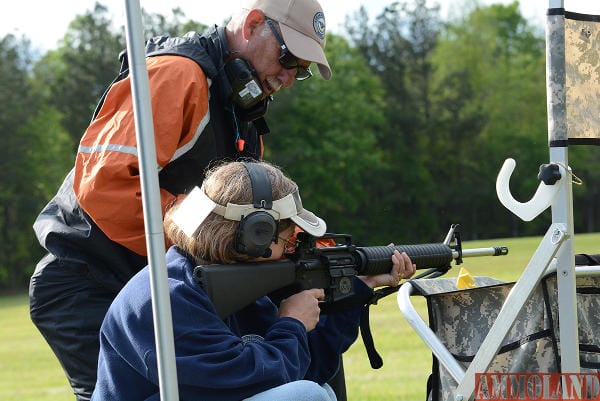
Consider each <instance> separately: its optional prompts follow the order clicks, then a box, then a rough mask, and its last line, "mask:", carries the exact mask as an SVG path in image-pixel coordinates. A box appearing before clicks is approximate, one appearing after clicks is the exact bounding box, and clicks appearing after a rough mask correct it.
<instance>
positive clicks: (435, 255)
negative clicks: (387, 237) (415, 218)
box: [356, 244, 453, 276]
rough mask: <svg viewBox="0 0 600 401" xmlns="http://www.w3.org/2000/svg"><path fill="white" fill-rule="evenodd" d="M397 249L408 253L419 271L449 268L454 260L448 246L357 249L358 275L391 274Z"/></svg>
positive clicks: (399, 246)
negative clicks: (358, 260) (393, 256)
mask: <svg viewBox="0 0 600 401" xmlns="http://www.w3.org/2000/svg"><path fill="white" fill-rule="evenodd" d="M395 249H397V250H398V252H400V253H402V252H406V254H407V255H408V257H409V258H410V260H411V261H412V262H413V263H414V264H415V265H417V269H431V268H438V267H447V266H449V265H450V263H451V262H452V260H453V256H452V248H450V246H448V245H446V244H420V245H397V246H393V247H391V246H369V247H357V248H356V253H357V254H358V255H359V257H360V261H361V263H360V265H359V267H358V269H357V271H358V274H359V275H365V276H373V275H377V274H385V273H389V272H390V270H391V268H392V259H391V257H392V254H393V253H394V250H395Z"/></svg>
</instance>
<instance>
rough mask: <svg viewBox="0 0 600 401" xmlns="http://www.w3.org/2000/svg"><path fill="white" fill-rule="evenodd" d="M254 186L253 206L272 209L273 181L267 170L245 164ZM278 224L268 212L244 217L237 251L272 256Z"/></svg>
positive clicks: (237, 236)
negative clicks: (271, 247)
mask: <svg viewBox="0 0 600 401" xmlns="http://www.w3.org/2000/svg"><path fill="white" fill-rule="evenodd" d="M243 165H244V167H245V168H246V170H247V171H248V175H249V176H250V183H251V185H252V205H253V207H254V208H256V209H265V210H268V209H271V208H272V207H273V199H272V195H271V193H272V192H271V191H272V190H271V181H270V180H269V176H268V175H267V170H266V169H265V168H264V167H262V166H260V165H258V164H256V163H243ZM277 232H278V224H277V221H276V220H275V218H274V217H273V216H272V215H271V214H269V213H268V212H263V211H256V212H252V213H250V214H249V215H248V216H244V217H243V218H242V219H241V220H240V224H239V226H238V229H237V233H236V250H237V251H238V252H239V253H243V254H245V255H248V256H252V257H265V258H268V257H269V256H271V249H270V246H271V242H277Z"/></svg>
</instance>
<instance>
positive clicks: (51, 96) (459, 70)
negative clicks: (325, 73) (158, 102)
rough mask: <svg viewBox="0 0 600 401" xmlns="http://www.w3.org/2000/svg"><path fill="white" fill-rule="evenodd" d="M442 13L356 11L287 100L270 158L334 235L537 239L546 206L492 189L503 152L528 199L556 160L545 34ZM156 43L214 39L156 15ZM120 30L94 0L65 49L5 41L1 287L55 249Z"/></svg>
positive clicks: (588, 199) (599, 222) (585, 150)
mask: <svg viewBox="0 0 600 401" xmlns="http://www.w3.org/2000/svg"><path fill="white" fill-rule="evenodd" d="M469 4H470V5H469V6H468V7H466V8H464V9H463V10H462V12H461V13H459V14H460V15H457V16H455V17H452V18H447V19H442V18H441V16H440V9H439V6H437V5H435V4H434V5H430V4H429V3H428V2H427V1H426V0H414V1H400V2H390V4H389V5H388V6H387V7H386V8H384V9H383V10H382V11H381V13H380V14H379V15H376V16H370V15H368V13H367V11H366V10H365V9H360V10H358V11H357V12H355V13H354V14H352V15H349V16H348V17H347V19H346V24H345V32H343V33H340V34H329V35H328V37H327V48H326V52H327V55H328V59H329V61H330V64H331V66H332V69H333V78H332V79H331V81H323V80H321V79H320V78H318V77H317V78H312V79H310V80H308V81H304V82H301V83H297V84H296V85H294V87H293V88H292V89H291V90H288V91H283V92H282V93H280V94H277V95H276V98H275V101H274V102H272V104H271V105H270V110H269V113H268V115H267V120H268V123H269V126H270V128H271V132H270V133H269V134H268V135H266V137H265V139H264V142H265V146H266V154H265V159H267V160H269V161H271V162H273V163H275V164H277V165H279V166H281V167H282V168H283V169H284V170H285V171H286V172H287V173H288V174H289V175H290V176H291V177H292V178H293V179H294V180H295V181H297V182H298V184H299V185H300V188H301V191H302V197H303V202H304V203H305V204H306V205H307V207H308V208H310V209H312V210H315V211H317V212H318V214H319V215H321V216H322V217H323V218H325V219H326V221H327V222H328V226H329V231H332V232H338V233H346V234H352V236H353V238H354V241H355V242H356V243H357V244H360V245H382V244H387V243H390V242H394V243H396V244H410V243H425V242H439V241H441V240H442V239H443V237H444V235H445V233H446V231H447V230H448V228H449V226H450V225H451V224H453V223H460V224H461V225H462V230H463V238H464V239H485V238H500V237H509V236H524V235H539V234H542V233H544V232H545V231H546V229H547V227H548V224H549V223H550V220H551V216H550V212H549V211H547V212H544V214H542V216H540V217H538V218H537V219H536V220H534V221H533V222H529V223H523V222H522V221H520V220H519V219H518V218H517V217H515V216H514V215H512V214H511V213H510V212H509V211H508V210H506V209H505V208H504V207H503V206H502V205H501V204H500V203H499V201H498V200H497V197H496V193H495V180H496V175H497V173H498V171H499V169H500V167H501V165H502V163H503V161H504V159H506V158H507V157H513V158H515V159H516V160H517V163H518V165H517V170H516V171H515V173H514V174H513V179H512V181H511V191H512V192H513V194H515V197H516V198H517V199H521V200H528V199H529V198H530V197H531V196H532V195H533V192H534V191H535V189H536V187H537V185H538V181H537V180H536V179H535V174H536V173H537V169H538V167H539V165H540V164H542V163H546V162H547V161H548V144H547V117H546V88H545V42H544V40H545V38H544V32H543V28H542V27H538V26H535V25H532V24H531V23H530V22H528V21H527V20H526V19H525V18H524V17H523V15H522V14H521V13H520V11H519V6H518V2H514V3H512V4H508V5H499V4H493V5H490V6H482V5H480V4H478V3H477V2H476V1H475V2H471V3H469ZM143 17H144V18H143V20H144V25H145V27H144V28H145V32H146V34H147V36H148V37H151V36H154V35H157V34H164V33H168V34H171V35H179V34H183V33H185V32H187V31H190V30H195V31H199V32H203V31H204V30H205V29H206V26H205V25H203V24H201V23H199V22H197V21H194V20H192V19H189V18H187V17H186V16H185V14H184V13H183V12H182V11H181V10H179V9H174V10H173V12H172V15H170V16H162V15H158V14H144V16H143ZM124 47H125V40H124V33H123V32H122V31H120V30H116V29H115V28H113V27H112V25H111V19H110V16H109V10H108V8H107V7H106V6H104V5H102V4H101V3H96V5H95V7H94V9H93V10H89V11H88V12H86V13H84V14H83V15H78V16H77V17H76V18H75V19H74V20H73V21H72V22H71V23H70V25H69V27H68V29H67V31H66V33H65V35H64V37H63V38H62V40H61V41H60V42H59V45H58V47H57V48H56V49H54V50H50V51H47V52H46V53H44V54H35V52H34V51H32V50H31V45H30V43H29V40H28V39H27V37H25V36H22V37H15V36H14V35H6V36H5V37H3V38H1V39H0V104H2V108H1V109H0V141H1V142H0V143H1V144H2V146H0V166H1V168H2V174H1V175H0V230H1V231H2V234H3V235H2V238H3V240H2V241H1V242H0V289H21V288H26V286H27V284H28V280H29V277H30V275H31V273H32V272H33V270H34V268H35V264H36V263H37V261H38V260H39V259H40V258H41V257H42V256H43V249H42V248H41V247H40V246H39V244H38V243H37V240H36V238H35V236H34V233H33V230H32V224H33V222H34V220H35V218H36V216H37V214H38V213H39V211H40V210H41V209H42V207H43V206H44V205H45V204H46V202H48V200H49V199H50V198H51V197H52V196H53V195H54V194H55V192H56V190H57V188H58V187H59V185H60V183H61V182H62V179H63V178H64V176H65V175H66V174H67V172H68V171H69V170H70V169H71V168H72V165H73V162H74V156H75V151H76V149H77V144H78V142H79V139H80V137H81V135H82V133H83V131H84V130H85V128H86V126H87V124H88V123H89V119H90V116H91V115H92V112H93V110H94V107H95V105H96V103H97V101H98V99H99V98H100V96H101V95H102V93H103V91H104V90H105V89H106V87H107V85H108V83H109V82H111V81H112V79H113V78H114V77H115V76H116V74H117V72H118V69H119V64H118V59H117V57H118V54H119V52H120V51H121V50H123V49H124ZM570 150H571V152H570V160H571V162H570V164H571V166H572V168H573V170H574V172H575V173H576V174H577V176H578V177H580V178H582V179H583V181H584V182H585V186H583V187H574V214H575V228H576V231H577V232H584V231H585V232H592V231H596V230H598V227H599V226H600V213H599V210H598V204H599V202H598V200H599V195H600V194H599V188H600V185H598V183H599V182H600V172H599V171H598V170H597V169H595V168H594V165H595V163H597V162H598V159H599V156H598V153H597V152H595V149H594V148H593V147H583V146H582V147H571V148H570Z"/></svg>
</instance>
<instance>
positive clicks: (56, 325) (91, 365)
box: [29, 255, 116, 401]
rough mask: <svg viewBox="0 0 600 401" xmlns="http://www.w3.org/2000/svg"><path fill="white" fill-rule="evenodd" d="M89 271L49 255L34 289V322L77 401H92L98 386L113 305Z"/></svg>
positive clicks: (36, 276)
mask: <svg viewBox="0 0 600 401" xmlns="http://www.w3.org/2000/svg"><path fill="white" fill-rule="evenodd" d="M115 296H116V293H115V291H114V290H108V289H107V288H105V287H104V286H102V285H101V284H100V283H98V282H97V281H96V280H94V278H93V277H92V276H91V274H90V273H89V269H88V266H87V265H85V264H82V263H74V262H72V261H61V260H58V259H56V258H55V257H54V256H53V255H47V256H46V257H44V258H43V259H42V260H41V261H40V262H39V263H38V265H37V267H36V270H35V272H34V274H33V276H32V277H31V281H30V286H29V302H30V313H31V320H32V321H33V323H34V324H35V325H36V326H37V328H38V330H39V331H40V332H41V333H42V335H43V336H44V338H45V339H46V341H47V342H48V344H49V345H50V348H52V351H54V354H55V355H56V357H57V358H58V360H59V361H60V363H61V365H62V367H63V369H64V371H65V373H66V375H67V378H68V380H69V384H70V385H71V387H72V388H73V392H74V393H75V396H76V398H77V400H78V401H88V400H89V399H90V398H91V396H92V392H93V390H94V386H95V384H96V372H97V369H98V352H99V348H100V345H99V344H100V343H99V332H100V326H101V324H102V320H103V318H104V315H105V314H106V311H107V310H108V307H109V306H110V304H111V302H112V300H113V299H114V297H115Z"/></svg>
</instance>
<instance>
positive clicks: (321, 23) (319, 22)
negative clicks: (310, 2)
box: [313, 11, 325, 40]
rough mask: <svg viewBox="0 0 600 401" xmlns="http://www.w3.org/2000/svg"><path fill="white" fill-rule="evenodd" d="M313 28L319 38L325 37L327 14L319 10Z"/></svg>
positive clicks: (314, 18)
mask: <svg viewBox="0 0 600 401" xmlns="http://www.w3.org/2000/svg"><path fill="white" fill-rule="evenodd" d="M313 28H314V30H315V33H316V34H317V36H318V37H319V39H321V40H323V39H325V14H323V12H321V11H319V12H318V13H316V14H315V16H314V17H313Z"/></svg>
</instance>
